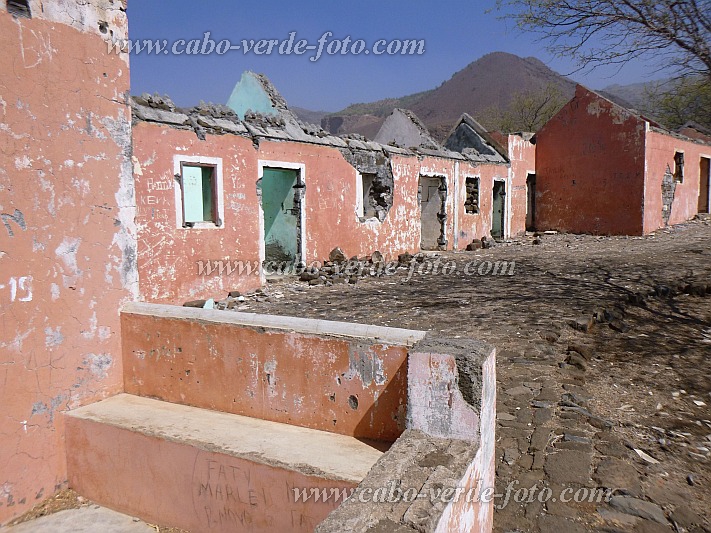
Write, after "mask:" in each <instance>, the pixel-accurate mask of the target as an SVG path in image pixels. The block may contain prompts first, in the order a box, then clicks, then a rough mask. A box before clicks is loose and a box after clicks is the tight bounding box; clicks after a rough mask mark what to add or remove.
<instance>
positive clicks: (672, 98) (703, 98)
mask: <svg viewBox="0 0 711 533" xmlns="http://www.w3.org/2000/svg"><path fill="white" fill-rule="evenodd" d="M645 96H646V98H647V101H648V104H647V105H648V110H649V113H650V114H651V115H652V116H654V117H655V118H656V119H657V120H658V121H659V122H661V123H662V124H663V125H664V126H666V127H667V128H670V129H673V130H676V129H678V128H680V127H681V126H683V125H684V124H686V123H687V122H696V123H697V124H700V125H701V126H704V127H705V128H708V129H711V84H709V83H708V81H707V79H706V78H705V77H704V76H687V77H684V78H679V79H676V80H674V81H672V82H667V83H658V84H655V85H652V86H651V87H650V88H649V89H648V90H647V91H646V95H645Z"/></svg>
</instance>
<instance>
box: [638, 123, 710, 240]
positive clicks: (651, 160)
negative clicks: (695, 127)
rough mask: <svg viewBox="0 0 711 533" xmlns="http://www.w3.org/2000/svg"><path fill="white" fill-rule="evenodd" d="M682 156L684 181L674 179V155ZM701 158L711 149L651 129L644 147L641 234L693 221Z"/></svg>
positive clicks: (696, 203) (697, 200) (697, 204)
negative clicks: (681, 154)
mask: <svg viewBox="0 0 711 533" xmlns="http://www.w3.org/2000/svg"><path fill="white" fill-rule="evenodd" d="M677 152H682V153H683V154H684V179H683V180H681V181H679V180H677V179H676V178H675V176H674V170H675V165H674V154H675V153H677ZM701 157H711V145H709V144H706V143H704V142H703V141H694V140H691V139H687V138H684V137H681V136H679V135H673V134H669V133H665V132H662V131H658V130H655V129H652V130H651V131H648V132H647V137H646V143H645V159H646V162H647V163H646V172H645V192H644V204H645V205H644V232H645V233H650V232H652V231H655V230H657V229H659V228H662V227H664V226H666V225H667V224H669V225H673V224H679V223H680V222H684V221H686V220H690V219H692V218H693V217H694V216H695V215H696V213H697V211H698V206H699V186H700V173H701V168H700V163H701Z"/></svg>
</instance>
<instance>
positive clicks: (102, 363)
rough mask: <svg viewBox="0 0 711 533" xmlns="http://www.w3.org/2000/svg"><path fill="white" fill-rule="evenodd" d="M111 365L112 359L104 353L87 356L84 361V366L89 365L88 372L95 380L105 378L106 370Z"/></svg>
mask: <svg viewBox="0 0 711 533" xmlns="http://www.w3.org/2000/svg"><path fill="white" fill-rule="evenodd" d="M113 363H114V360H113V358H112V357H111V356H110V355H109V354H105V353H102V354H89V355H88V356H87V359H86V364H89V370H90V371H91V373H92V374H93V375H94V377H96V378H97V379H104V378H106V376H107V373H108V370H109V368H111V366H112V365H113Z"/></svg>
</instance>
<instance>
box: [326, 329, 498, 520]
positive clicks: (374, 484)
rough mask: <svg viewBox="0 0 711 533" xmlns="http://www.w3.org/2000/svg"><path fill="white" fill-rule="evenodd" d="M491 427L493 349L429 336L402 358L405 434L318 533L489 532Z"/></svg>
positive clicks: (492, 470) (493, 421)
mask: <svg viewBox="0 0 711 533" xmlns="http://www.w3.org/2000/svg"><path fill="white" fill-rule="evenodd" d="M495 425H496V353H495V350H494V349H493V348H492V347H491V346H488V345H486V344H484V343H481V342H477V341H472V340H462V339H444V338H433V337H430V336H428V337H427V338H425V339H424V340H422V341H420V342H419V343H417V344H416V345H415V346H413V347H412V349H411V350H410V352H409V354H408V424H407V431H405V433H403V435H402V436H401V437H400V438H399V439H398V440H397V441H396V442H395V443H394V444H393V446H392V447H391V448H390V450H389V451H388V452H386V453H385V454H384V455H383V456H382V457H381V458H380V460H378V462H377V463H376V464H375V466H374V467H373V468H372V469H371V471H370V472H369V474H368V476H367V477H366V478H365V479H364V480H363V481H362V482H361V483H360V485H358V488H357V489H356V492H355V494H354V495H353V496H352V497H351V498H350V499H349V500H348V501H347V502H345V503H344V504H343V505H341V506H340V507H339V508H338V509H336V510H335V511H334V512H332V513H331V514H330V515H329V517H328V518H327V519H326V520H325V521H324V522H322V523H321V524H320V525H319V526H318V528H317V529H316V531H317V533H330V532H334V533H335V532H341V531H351V532H354V533H358V532H363V533H365V532H367V531H398V532H403V533H405V532H413V533H414V532H416V531H417V532H428V533H430V532H431V533H434V532H442V533H445V532H447V533H451V532H462V533H464V532H482V533H483V532H490V531H491V530H492V528H493V510H494V509H493V499H492V498H491V497H490V496H487V494H488V495H492V494H493V491H494V476H495V454H494V447H495V441H496V438H495Z"/></svg>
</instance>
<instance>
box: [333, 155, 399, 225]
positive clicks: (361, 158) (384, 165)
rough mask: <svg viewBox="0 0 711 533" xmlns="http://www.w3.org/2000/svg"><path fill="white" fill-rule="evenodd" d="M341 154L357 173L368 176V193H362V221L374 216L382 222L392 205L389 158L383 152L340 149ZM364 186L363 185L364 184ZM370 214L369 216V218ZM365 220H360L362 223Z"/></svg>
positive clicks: (392, 182)
mask: <svg viewBox="0 0 711 533" xmlns="http://www.w3.org/2000/svg"><path fill="white" fill-rule="evenodd" d="M341 153H342V154H343V157H344V158H345V160H346V161H348V162H349V163H350V164H351V165H352V166H353V167H354V168H355V169H356V170H357V171H358V172H360V173H361V174H362V175H363V176H364V177H365V176H368V177H369V178H370V180H369V181H368V186H369V187H368V191H364V200H365V201H366V204H365V205H364V217H363V218H364V219H367V218H371V216H374V217H375V218H377V219H378V220H379V221H380V222H383V221H384V220H385V218H386V217H387V216H388V213H389V212H390V208H391V207H392V205H393V188H394V187H395V184H394V179H393V172H392V168H391V166H390V158H389V157H387V156H386V155H385V154H384V153H383V152H374V151H372V150H358V149H349V148H342V149H341ZM364 185H365V183H364ZM371 213H372V215H371V216H369V215H370V214H371ZM364 221H365V220H362V222H364Z"/></svg>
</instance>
